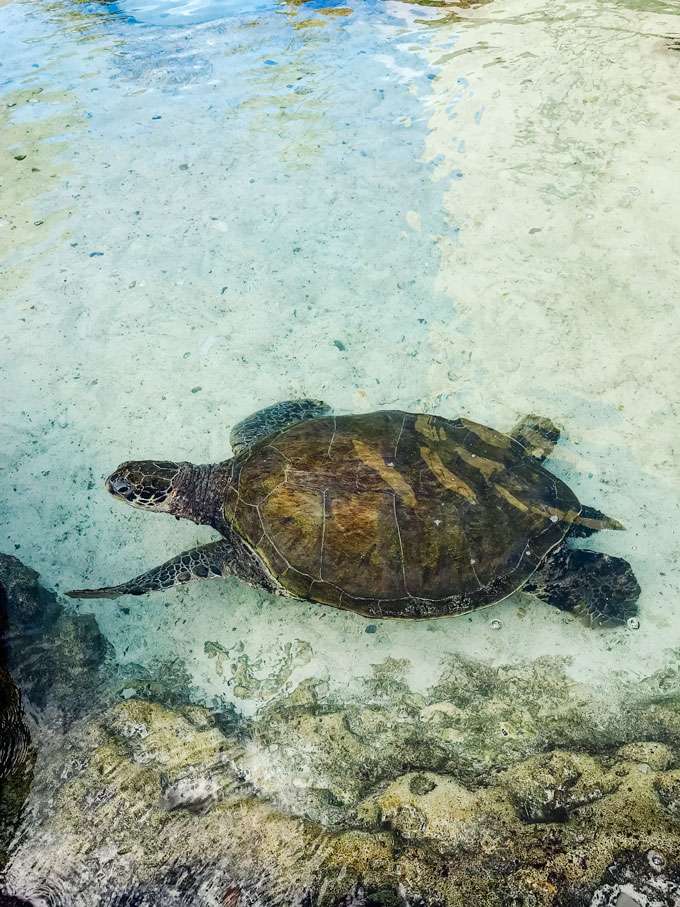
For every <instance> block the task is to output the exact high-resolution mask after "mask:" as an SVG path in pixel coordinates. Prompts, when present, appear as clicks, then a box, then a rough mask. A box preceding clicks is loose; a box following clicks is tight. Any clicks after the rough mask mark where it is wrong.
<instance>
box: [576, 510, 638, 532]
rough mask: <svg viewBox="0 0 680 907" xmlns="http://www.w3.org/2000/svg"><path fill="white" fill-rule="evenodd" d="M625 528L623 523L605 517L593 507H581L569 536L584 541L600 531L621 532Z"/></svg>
mask: <svg viewBox="0 0 680 907" xmlns="http://www.w3.org/2000/svg"><path fill="white" fill-rule="evenodd" d="M625 528H626V527H625V526H624V525H623V523H619V521H618V520H615V519H613V518H612V517H610V516H606V514H604V513H602V511H600V510H596V509H595V508H594V507H582V508H581V513H580V514H579V515H578V516H577V517H576V519H575V520H574V522H573V523H572V524H571V529H570V531H569V535H570V536H571V537H572V538H580V539H585V538H588V536H590V535H593V533H595V532H600V530H602V529H615V530H621V529H625Z"/></svg>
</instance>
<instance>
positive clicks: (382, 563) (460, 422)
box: [224, 410, 581, 618]
mask: <svg viewBox="0 0 680 907" xmlns="http://www.w3.org/2000/svg"><path fill="white" fill-rule="evenodd" d="M230 466H231V472H230V477H229V479H230V480H229V482H228V484H227V486H226V490H225V500H224V518H225V521H226V522H227V523H228V524H229V525H231V526H232V527H233V528H234V529H235V530H236V532H237V533H238V535H239V536H240V537H241V538H242V539H243V540H244V541H245V542H246V544H247V545H248V546H250V548H251V549H252V550H253V551H254V552H256V554H258V555H259V557H260V558H261V559H262V561H263V562H264V564H265V566H266V568H267V570H268V571H269V573H270V574H271V576H272V577H273V578H274V580H275V581H276V583H278V584H279V585H280V586H281V591H283V592H286V593H289V594H290V595H293V596H296V597H298V598H304V599H307V600H309V601H316V602H322V603H324V604H328V605H333V606H335V607H338V608H345V609H349V610H352V611H356V612H359V613H361V614H364V615H366V616H371V617H411V618H413V617H416V618H417V617H434V616H443V615H447V614H457V613H461V612H464V611H469V610H471V609H473V608H478V607H481V606H484V605H488V604H491V603H493V602H496V601H499V600H500V599H502V598H505V597H506V596H508V595H510V594H511V593H513V592H514V591H515V590H517V589H519V588H520V587H521V586H522V585H523V584H524V583H525V582H526V581H527V580H528V579H529V577H530V576H531V575H532V574H533V573H534V571H535V570H536V569H537V567H538V566H539V565H540V564H541V562H542V561H543V560H544V558H545V557H546V555H547V554H548V553H549V552H550V551H551V550H552V549H553V548H555V547H556V546H557V545H559V544H560V542H561V541H562V539H563V538H564V536H565V535H566V534H567V532H568V531H569V529H570V527H571V525H572V523H573V521H574V520H575V519H576V518H577V517H578V515H579V513H580V510H581V505H580V504H579V501H578V500H577V498H576V496H575V495H574V493H573V492H572V491H571V490H570V489H569V488H568V487H567V486H566V485H565V484H564V482H561V481H560V480H559V479H558V478H556V477H555V476H553V475H552V474H551V473H550V472H548V470H547V469H545V468H544V467H543V466H542V465H541V463H540V461H539V460H537V459H535V458H534V457H532V456H531V455H530V454H529V452H528V451H527V450H525V448H524V447H523V446H522V445H521V444H520V443H519V442H518V441H516V440H514V439H512V438H510V437H509V436H507V435H504V434H502V433H500V432H498V431H494V430H493V429H490V428H486V427H485V426H483V425H479V424H477V423H475V422H471V421H469V420H467V419H456V420H455V421H450V420H448V419H443V418H441V417H439V416H432V415H417V414H412V413H406V412H401V411H397V410H395V411H383V412H375V413H368V414H365V415H350V416H332V415H331V416H327V417H325V418H320V419H312V420H309V421H305V422H299V423H297V424H294V425H292V426H291V427H289V428H286V429H284V430H282V431H280V432H277V433H276V434H274V435H271V436H269V437H267V438H265V439H263V440H261V441H260V442H259V443H256V444H255V445H253V446H252V447H251V448H249V449H246V450H244V451H243V452H242V453H241V454H240V455H238V456H236V457H235V458H234V459H233V460H232V461H231V464H230Z"/></svg>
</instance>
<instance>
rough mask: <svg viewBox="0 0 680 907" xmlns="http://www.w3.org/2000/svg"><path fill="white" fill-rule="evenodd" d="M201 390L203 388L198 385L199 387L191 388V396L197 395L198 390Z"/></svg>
mask: <svg viewBox="0 0 680 907" xmlns="http://www.w3.org/2000/svg"><path fill="white" fill-rule="evenodd" d="M202 389H203V388H202V387H201V385H200V384H199V385H197V386H196V387H192V388H191V393H192V394H197V393H198V392H199V391H200V390H202Z"/></svg>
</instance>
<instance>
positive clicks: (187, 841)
mask: <svg viewBox="0 0 680 907" xmlns="http://www.w3.org/2000/svg"><path fill="white" fill-rule="evenodd" d="M306 699H307V697H306V695H301V696H300V697H299V701H301V702H305V701H306ZM297 708H298V709H299V708H301V706H300V705H298V706H297ZM331 718H332V721H331V722H330V723H329V722H328V721H326V722H322V724H321V726H322V727H323V728H324V732H323V733H328V734H329V735H331V736H332V734H333V733H335V732H337V733H338V734H339V736H340V743H339V744H338V745H339V746H341V747H342V752H345V753H346V752H350V753H353V752H354V748H361V747H362V745H363V741H362V738H361V737H359V736H357V735H356V734H353V735H352V736H353V738H354V742H353V743H352V746H351V747H350V748H349V749H348V748H347V747H348V744H347V742H346V741H345V742H344V743H343V742H342V740H343V739H344V738H345V737H346V735H347V734H348V733H350V732H349V731H348V730H347V726H346V725H344V726H343V725H342V724H341V723H340V718H339V715H338V714H336V715H335V716H333V715H331ZM315 733H317V732H316V731H315ZM319 739H321V738H319ZM251 746H252V741H249V740H245V741H241V740H239V739H238V737H237V735H232V734H225V733H224V732H223V730H222V729H220V727H219V725H218V723H217V722H216V721H215V718H214V716H213V715H212V714H211V713H210V712H209V711H208V710H206V709H202V708H199V707H197V706H187V707H184V708H176V709H169V708H167V707H165V706H163V705H161V704H160V703H157V702H151V701H147V700H140V699H130V700H127V701H125V702H121V703H118V704H116V705H115V706H112V707H110V708H109V709H107V710H106V711H105V712H104V713H102V714H100V715H99V717H97V718H90V719H88V720H86V721H81V722H79V723H77V724H75V725H73V726H72V728H71V730H70V732H69V738H68V748H67V751H66V753H65V758H64V759H63V760H62V761H61V762H58V761H56V760H51V761H50V763H49V764H47V765H45V766H43V769H42V774H41V777H40V778H39V779H37V781H36V787H35V789H34V795H33V801H34V804H35V805H36V808H35V813H34V824H33V826H32V827H31V828H30V829H28V830H27V831H26V832H25V836H24V839H23V840H22V843H21V844H20V846H19V847H18V849H17V851H16V853H15V854H14V856H13V859H12V863H11V869H10V874H9V881H10V883H11V885H12V888H11V889H10V890H11V891H12V892H13V893H15V894H16V895H18V896H22V895H23V896H27V895H28V894H29V892H30V891H31V890H34V888H35V886H36V885H37V884H38V883H39V884H41V885H43V886H47V888H48V889H49V887H50V885H51V884H56V883H57V880H56V879H55V875H54V874H55V872H57V869H56V867H58V868H59V873H60V875H59V879H60V884H61V885H64V884H66V885H67V887H68V884H69V883H70V880H73V881H72V883H73V884H75V883H76V882H77V885H78V886H79V890H85V891H87V892H88V895H89V896H90V897H94V896H97V895H98V894H99V895H100V896H101V898H102V901H101V902H102V903H107V904H108V903H115V904H124V903H131V904H132V903H134V904H140V905H141V904H146V903H149V904H152V903H154V901H153V896H155V895H158V896H160V894H159V893H160V892H165V891H168V892H169V891H170V888H169V887H168V886H169V882H168V876H167V872H168V863H169V862H172V863H173V865H177V866H178V867H183V870H182V874H181V877H182V879H184V881H185V883H186V887H185V888H184V889H183V891H184V895H183V896H184V898H185V900H183V901H182V900H178V901H177V903H187V904H189V903H191V904H196V905H203V904H206V905H207V904H211V905H212V904H218V903H220V898H221V899H222V902H223V903H226V904H230V905H232V907H246V905H252V904H258V905H262V907H269V905H272V907H273V905H274V904H277V905H280V904H286V905H298V907H341V905H342V907H350V905H354V907H360V905H362V907H369V905H370V907H378V905H385V907H386V905H390V907H397V905H400V907H401V905H404V907H405V905H410V907H415V905H423V907H464V905H465V907H470V905H472V904H474V905H475V907H477V905H479V907H509V905H534V907H536V905H546V907H548V905H550V907H553V905H554V907H586V905H589V904H590V903H591V900H592V898H593V897H596V896H597V897H600V898H604V897H605V893H606V892H608V894H607V897H609V895H610V894H611V893H612V892H614V891H618V892H622V891H624V890H625V891H627V890H628V888H626V887H625V886H626V885H629V886H630V885H638V888H639V890H641V891H643V890H644V891H646V890H651V889H650V886H652V887H654V886H656V887H657V888H658V887H659V884H660V883H659V879H660V878H661V877H662V876H663V879H665V880H668V879H672V878H674V875H673V873H675V872H676V869H675V868H674V867H677V866H678V865H680V824H679V823H678V821H677V819H676V818H675V817H674V816H673V815H672V813H671V811H669V803H671V802H674V797H675V788H676V786H677V784H678V782H677V777H676V776H677V772H676V771H675V770H674V769H673V768H671V767H669V759H672V758H674V752H673V751H672V750H671V748H670V747H668V746H667V745H666V744H662V743H660V742H659V741H649V742H646V743H645V744H644V750H640V749H639V748H636V747H631V746H625V747H624V748H623V749H621V750H619V751H618V752H617V751H615V750H611V751H610V752H609V753H608V754H600V755H596V754H585V753H582V752H575V751H569V750H553V751H550V752H546V753H542V754H533V755H531V756H529V757H527V758H526V759H523V760H521V761H518V762H516V763H515V764H514V765H512V766H511V767H509V768H508V769H506V770H504V771H499V772H496V773H495V774H494V775H493V777H489V776H487V777H486V779H485V781H486V783H484V784H477V783H471V782H470V781H467V782H465V781H463V780H462V779H461V778H460V777H455V776H454V775H453V774H451V773H450V772H446V771H428V770H423V769H419V770H417V771H406V772H403V773H402V774H400V775H398V776H396V777H394V778H393V779H392V780H391V781H389V782H386V781H385V778H384V777H383V778H382V779H376V780H370V781H368V780H365V782H364V783H365V784H366V786H367V788H368V790H367V794H366V795H365V796H364V797H363V799H361V800H360V801H359V803H358V805H357V806H356V809H355V810H354V816H355V827H354V828H349V827H347V826H346V825H345V826H344V827H342V828H341V827H338V828H336V829H335V830H332V829H331V828H329V827H328V826H325V825H324V824H323V823H321V822H320V821H315V820H313V819H311V818H304V817H296V816H294V815H291V814H290V813H287V812H286V811H284V810H283V809H282V808H279V807H277V806H276V805H275V804H274V803H272V802H271V801H269V800H268V799H267V797H266V796H263V792H262V791H261V790H258V789H257V787H255V786H254V785H253V784H252V783H249V781H248V778H247V777H246V775H245V773H244V772H243V770H242V768H241V766H242V764H243V760H244V759H245V760H246V761H247V751H248V749H249V748H250V747H251ZM664 747H665V749H664ZM641 754H644V755H645V756H646V759H647V761H645V762H643V761H641V760H640V756H641ZM654 755H655V756H656V757H658V758H656V759H654V758H652V757H653V756H654ZM662 756H663V757H664V758H661V757H662ZM353 758H354V756H352V759H353ZM650 762H655V763H656V764H655V765H654V766H652V765H650ZM346 767H347V770H348V772H349V773H351V772H352V771H353V770H354V763H353V762H351V761H350V762H349V763H347V766H346ZM335 770H336V772H339V769H338V768H336V769H335ZM345 786H346V788H347V789H348V790H349V789H350V785H349V783H347V784H346V785H345ZM48 797H49V801H48ZM40 804H42V808H41V807H40ZM626 855H627V856H626ZM624 864H625V866H627V867H628V870H626V871H627V872H629V875H630V877H626V878H627V879H628V880H627V881H625V880H624V876H623V875H621V874H619V875H617V876H616V877H614V876H613V875H612V868H611V867H612V866H623V865H624ZM192 867H193V868H192ZM196 867H202V869H201V870H200V871H199V870H198V869H196ZM206 867H208V868H206ZM643 870H644V872H643ZM621 873H623V869H621ZM50 879H52V882H50ZM619 879H620V880H619ZM192 880H193V881H192ZM654 880H656V881H654ZM218 882H219V885H218V887H217V888H216V887H215V886H216V885H217V883H218ZM208 883H210V884H208ZM665 884H666V882H664V885H665ZM668 884H669V885H670V882H669V883H668ZM164 886H165V887H164ZM220 886H221V887H220ZM617 886H618V887H617ZM640 886H642V887H640ZM644 886H647V887H646V888H645V887H644ZM218 889H219V890H218ZM173 890H175V889H173ZM631 890H632V889H631ZM636 890H637V889H636ZM668 890H670V889H668ZM598 892H599V894H598ZM163 896H164V897H165V898H166V901H167V903H173V900H172V898H171V897H170V894H168V895H167V896H166V895H165V894H164V895H163ZM125 897H129V898H130V900H129V901H127V900H125ZM121 898H123V900H121ZM145 898H146V900H145ZM73 902H74V903H75V904H79V903H80V901H78V900H77V898H76V899H74V901H73ZM83 903H85V902H83ZM593 903H595V902H593ZM598 903H601V904H602V905H605V904H609V903H612V904H614V903H617V902H616V901H615V900H614V901H611V900H601V901H600V902H598ZM639 903H640V904H641V905H642V904H644V903H646V902H645V901H642V900H641V901H640V902H639ZM649 903H650V904H651V903H654V902H653V901H649ZM669 903H671V902H669Z"/></svg>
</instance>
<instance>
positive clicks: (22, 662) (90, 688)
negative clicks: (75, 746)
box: [0, 554, 110, 716]
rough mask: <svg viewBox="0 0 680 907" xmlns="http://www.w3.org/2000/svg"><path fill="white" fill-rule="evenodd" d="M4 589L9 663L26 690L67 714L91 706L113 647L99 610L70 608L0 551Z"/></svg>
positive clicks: (0, 587)
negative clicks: (82, 611)
mask: <svg viewBox="0 0 680 907" xmlns="http://www.w3.org/2000/svg"><path fill="white" fill-rule="evenodd" d="M0 595H2V596H3V600H4V609H5V614H6V617H5V630H4V633H5V649H6V659H7V664H8V666H9V668H10V670H11V671H12V674H13V676H14V678H15V680H16V682H17V683H18V684H19V686H20V687H21V689H22V691H23V693H24V695H25V696H26V697H27V698H28V699H29V700H30V701H31V702H32V703H33V704H34V705H35V706H37V707H38V708H43V707H45V706H46V705H47V704H48V702H49V704H50V705H51V706H53V707H55V706H56V707H57V708H59V709H60V711H61V712H62V713H63V714H64V715H65V716H73V715H74V714H78V713H81V712H83V711H85V710H86V709H88V708H91V707H92V705H93V701H94V699H95V698H96V695H97V690H98V689H99V687H100V686H101V676H100V668H101V666H102V664H103V663H104V661H105V659H106V657H107V655H108V654H109V652H110V646H109V645H108V643H107V642H106V640H105V639H104V637H103V635H102V634H101V632H100V631H99V627H98V626H97V621H96V620H95V618H94V616H93V615H92V614H74V613H71V612H70V611H66V610H65V609H64V608H63V607H62V606H61V604H60V603H59V601H58V599H57V596H56V595H55V593H54V592H50V591H49V590H47V589H45V588H44V587H43V586H42V585H41V584H40V582H39V574H38V573H36V571H35V570H32V569H31V568H30V567H26V566H25V564H22V563H21V561H19V560H18V559H17V558H15V557H13V556H11V555H8V554H0Z"/></svg>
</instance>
